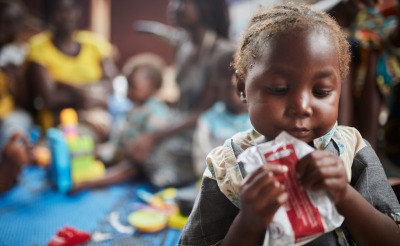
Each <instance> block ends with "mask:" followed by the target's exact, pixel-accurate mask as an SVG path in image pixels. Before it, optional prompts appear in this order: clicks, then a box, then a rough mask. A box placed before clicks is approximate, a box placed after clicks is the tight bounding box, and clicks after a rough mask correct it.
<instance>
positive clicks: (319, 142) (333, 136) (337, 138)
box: [313, 122, 346, 156]
mask: <svg viewBox="0 0 400 246" xmlns="http://www.w3.org/2000/svg"><path fill="white" fill-rule="evenodd" d="M337 126H338V124H337V122H336V123H335V125H334V126H333V127H332V129H331V130H330V131H329V132H328V133H326V134H325V135H324V136H322V137H319V138H316V139H314V140H313V143H314V147H315V148H316V149H319V150H324V149H326V147H328V144H329V142H330V141H331V140H332V141H333V142H335V144H336V145H337V146H338V148H339V155H340V156H341V155H342V154H343V153H344V149H345V147H346V146H345V144H344V140H343V136H342V134H340V131H339V130H338V127H337Z"/></svg>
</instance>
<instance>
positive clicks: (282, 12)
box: [233, 4, 350, 80]
mask: <svg viewBox="0 0 400 246" xmlns="http://www.w3.org/2000/svg"><path fill="white" fill-rule="evenodd" d="M306 30H318V31H323V32H327V33H328V34H329V35H330V37H331V38H332V40H333V41H334V43H335V46H336V50H337V53H338V56H339V70H340V76H341V78H342V80H343V79H344V78H345V77H346V76H347V74H348V71H349V62H350V50H349V43H348V41H347V39H346V36H345V34H344V33H343V32H342V31H341V29H340V26H339V25H338V24H337V22H336V21H335V20H334V19H332V18H331V17H330V16H329V15H328V14H326V13H324V12H322V11H319V10H316V9H313V8H312V7H310V6H306V5H299V4H296V5H294V4H285V5H274V6H272V7H269V8H261V9H260V11H259V12H258V13H256V14H255V15H254V16H253V17H252V18H251V20H250V22H249V25H248V27H247V29H246V31H245V33H244V34H243V36H242V39H241V41H240V43H239V46H238V49H237V51H236V53H235V58H234V62H233V66H234V67H235V69H236V72H237V75H238V76H239V78H241V79H242V80H245V78H246V76H247V72H248V70H249V69H251V67H252V65H253V64H254V61H255V60H257V58H258V54H260V53H261V51H262V49H263V47H265V44H266V41H268V40H270V39H271V38H273V37H274V36H277V35H280V34H283V33H290V32H296V31H306ZM294 42H295V41H294Z"/></svg>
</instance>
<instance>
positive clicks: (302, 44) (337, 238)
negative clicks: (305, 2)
mask: <svg viewBox="0 0 400 246" xmlns="http://www.w3.org/2000/svg"><path fill="white" fill-rule="evenodd" d="M349 60H350V55H349V45H348V42H347V41H346V37H345V36H344V34H343V33H342V32H341V30H340V27H339V26H338V24H337V23H336V22H335V21H334V20H333V19H331V18H330V17H329V16H328V15H326V14H325V13H323V12H320V11H317V10H313V9H311V8H309V7H306V6H301V5H293V4H288V5H276V6H274V7H272V8H270V9H262V10H260V12H259V13H257V14H256V15H254V16H253V18H252V19H251V21H250V23H249V25H248V28H247V30H246V31H245V33H244V35H243V38H242V40H241V43H240V44H239V47H238V49H237V52H236V55H235V61H234V67H235V68H236V70H237V84H236V87H237V90H238V92H239V93H240V94H241V96H242V97H243V98H245V101H246V103H247V106H248V110H249V115H250V120H251V122H252V125H253V126H254V129H255V130H256V131H247V132H242V133H239V134H237V135H235V136H234V137H233V138H231V139H229V140H227V141H226V142H225V144H224V146H222V147H218V148H216V149H214V150H213V151H212V152H211V153H210V154H209V156H208V157H207V164H208V168H209V170H208V171H209V172H206V173H205V175H204V177H203V183H202V188H201V193H200V195H199V197H198V200H197V203H196V204H195V207H194V209H193V211H192V213H191V215H190V218H189V221H188V222H187V224H186V227H185V228H184V230H183V233H182V237H181V241H180V244H181V245H201V244H207V245H211V244H216V243H221V241H222V243H221V245H233V244H235V245H260V244H262V242H263V240H264V235H265V231H266V229H267V228H268V225H269V223H270V222H271V220H272V218H273V217H274V214H275V212H276V211H277V209H278V208H279V207H280V206H282V205H283V204H285V202H286V201H287V200H288V193H287V192H286V190H285V187H284V186H283V185H281V184H280V183H279V182H278V181H277V179H276V178H275V176H274V175H279V174H283V173H285V172H287V168H285V167H283V166H280V165H264V166H261V167H260V168H258V169H257V170H256V171H255V172H253V173H252V174H249V175H248V176H246V174H245V173H243V172H241V170H242V169H241V167H240V165H241V164H238V163H237V160H236V157H237V156H238V155H239V154H240V153H241V152H243V149H246V148H248V147H249V146H252V145H255V144H256V139H257V140H260V137H261V139H262V138H264V140H265V141H268V140H272V139H274V138H275V137H276V136H277V135H278V134H279V133H281V132H282V131H286V132H288V133H289V134H291V135H292V136H294V137H296V138H298V139H300V140H303V141H304V142H307V143H308V144H309V145H311V146H313V147H314V148H316V150H315V151H313V152H312V153H310V154H308V155H306V156H305V157H304V158H302V159H301V160H300V161H299V162H298V164H297V167H296V169H297V170H296V171H297V176H298V179H299V183H300V184H302V186H303V187H304V188H305V189H312V190H327V192H328V193H329V194H330V195H331V197H332V199H333V201H334V203H335V206H336V209H337V210H338V212H339V213H340V214H342V215H343V216H344V218H345V221H344V223H343V225H342V226H341V227H340V228H338V229H337V230H336V231H335V232H330V233H326V234H323V235H322V236H320V237H318V238H317V239H315V240H314V241H312V242H311V243H310V244H313V245H338V244H342V245H347V244H351V243H353V242H355V243H356V244H357V245H361V244H362V245H377V244H383V245H396V244H398V242H399V240H400V232H399V227H398V225H397V224H396V223H394V221H396V222H397V223H399V219H398V218H399V214H400V205H399V202H398V201H397V199H396V197H395V195H394V193H393V190H392V189H391V187H390V185H389V183H388V182H387V178H386V176H385V173H384V170H383V168H382V166H381V164H380V162H379V159H378V158H377V156H376V154H375V152H374V150H373V149H372V148H371V146H370V145H369V144H368V143H367V142H366V141H364V140H363V139H362V137H361V135H360V134H359V132H358V131H357V130H356V129H354V128H350V127H345V126H337V123H336V122H337V118H338V108H339V98H340V91H341V85H342V81H343V80H344V78H345V77H346V76H347V73H348V70H349V68H348V64H349ZM244 178H245V179H244ZM226 198H228V199H226ZM200 208H201V209H200ZM387 215H389V216H387Z"/></svg>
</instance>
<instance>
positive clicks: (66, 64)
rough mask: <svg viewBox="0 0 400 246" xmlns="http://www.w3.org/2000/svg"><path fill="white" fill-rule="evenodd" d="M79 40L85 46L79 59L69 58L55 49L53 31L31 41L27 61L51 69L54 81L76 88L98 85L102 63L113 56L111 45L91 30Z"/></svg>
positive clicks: (78, 56)
mask: <svg viewBox="0 0 400 246" xmlns="http://www.w3.org/2000/svg"><path fill="white" fill-rule="evenodd" d="M75 40H76V41H77V42H79V43H80V44H81V50H80V52H79V54H78V55H76V56H68V55H66V54H64V53H62V52H61V51H60V50H59V49H57V47H55V46H54V44H53V42H52V34H51V33H50V32H47V31H46V32H42V33H39V34H37V35H35V36H34V37H32V38H31V40H30V41H29V49H28V55H27V61H33V62H36V63H38V64H40V65H42V66H43V67H45V68H47V70H48V72H49V74H50V76H51V77H52V79H53V80H54V81H57V82H62V83H66V84H72V85H88V84H94V83H96V82H97V81H99V80H100V79H101V78H102V76H103V70H102V67H101V61H102V60H103V59H104V58H105V57H106V56H108V55H109V54H110V53H111V45H110V43H109V42H108V41H107V40H106V39H104V38H102V37H101V36H99V35H97V34H95V33H92V32H89V31H78V32H76V34H75Z"/></svg>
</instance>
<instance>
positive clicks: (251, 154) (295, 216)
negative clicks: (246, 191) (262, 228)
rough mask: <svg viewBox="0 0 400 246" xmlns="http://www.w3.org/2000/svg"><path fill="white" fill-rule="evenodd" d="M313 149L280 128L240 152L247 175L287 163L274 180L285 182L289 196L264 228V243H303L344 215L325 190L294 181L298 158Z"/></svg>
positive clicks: (275, 245) (339, 221)
mask: <svg viewBox="0 0 400 246" xmlns="http://www.w3.org/2000/svg"><path fill="white" fill-rule="evenodd" d="M312 151H314V149H313V148H312V147H310V146H309V145H308V144H307V143H305V142H303V141H301V140H298V139H296V138H294V137H293V136H291V135H290V134H288V133H286V132H282V133H281V134H280V135H278V136H277V137H276V139H275V140H272V141H269V142H265V143H261V144H258V145H256V146H252V147H250V148H248V149H246V150H245V151H244V152H243V153H242V154H240V155H239V157H238V161H239V162H242V163H243V167H244V170H245V172H246V173H247V175H249V174H251V173H252V172H253V171H254V170H255V169H257V168H258V167H259V166H261V165H276V164H280V165H285V166H287V167H288V172H287V173H286V174H284V175H279V176H278V177H277V180H278V181H279V182H281V183H282V184H284V185H285V188H286V190H287V192H288V193H289V199H288V201H287V202H286V203H285V204H284V205H283V206H281V207H280V208H279V209H278V211H277V212H276V214H275V216H274V218H273V220H272V222H271V224H270V225H269V227H268V228H267V231H266V235H265V239H264V245H271V246H279V245H282V246H283V245H285V246H287V245H303V244H306V243H308V242H310V241H312V240H314V239H315V238H317V237H318V236H321V235H322V234H324V233H327V232H330V231H333V230H335V229H336V228H338V227H339V226H340V225H341V224H342V223H343V220H344V217H343V216H341V215H340V214H339V213H338V211H337V210H336V207H335V205H334V202H333V200H332V199H331V197H330V196H329V194H328V192H327V191H325V190H320V191H311V190H306V189H304V188H303V187H302V186H301V185H300V184H299V183H298V182H297V178H296V165H297V162H298V160H300V159H301V158H302V157H304V156H305V155H307V154H309V153H311V152H312Z"/></svg>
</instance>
